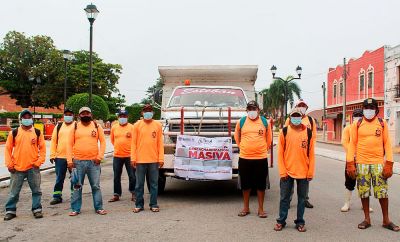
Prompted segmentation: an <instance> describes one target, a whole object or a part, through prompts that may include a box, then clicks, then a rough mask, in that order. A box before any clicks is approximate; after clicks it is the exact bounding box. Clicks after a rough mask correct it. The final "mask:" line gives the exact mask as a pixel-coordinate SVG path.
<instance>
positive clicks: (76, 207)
mask: <svg viewBox="0 0 400 242" xmlns="http://www.w3.org/2000/svg"><path fill="white" fill-rule="evenodd" d="M74 164H75V167H76V170H77V172H78V177H79V183H80V184H81V185H82V186H81V187H80V188H79V189H77V190H74V191H73V192H72V196H71V209H72V211H74V212H80V211H81V207H82V189H83V183H84V181H85V175H87V176H88V179H89V183H90V187H91V188H92V196H93V205H94V209H95V211H97V210H101V209H103V197H102V195H101V189H100V173H101V167H100V165H96V164H95V163H94V162H93V161H91V160H74Z"/></svg>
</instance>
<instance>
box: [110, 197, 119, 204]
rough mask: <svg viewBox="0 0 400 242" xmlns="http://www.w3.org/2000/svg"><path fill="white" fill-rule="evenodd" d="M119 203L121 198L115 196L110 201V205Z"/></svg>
mask: <svg viewBox="0 0 400 242" xmlns="http://www.w3.org/2000/svg"><path fill="white" fill-rule="evenodd" d="M117 201H119V196H116V195H114V196H113V197H112V198H111V199H110V200H108V202H109V203H113V202H117Z"/></svg>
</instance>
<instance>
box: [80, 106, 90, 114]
mask: <svg viewBox="0 0 400 242" xmlns="http://www.w3.org/2000/svg"><path fill="white" fill-rule="evenodd" d="M84 111H88V112H89V113H91V112H92V110H91V109H90V108H89V107H81V109H79V114H81V113H82V112H84Z"/></svg>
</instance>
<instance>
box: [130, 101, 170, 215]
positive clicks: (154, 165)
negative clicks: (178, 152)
mask: <svg viewBox="0 0 400 242" xmlns="http://www.w3.org/2000/svg"><path fill="white" fill-rule="evenodd" d="M153 115H154V112H153V107H152V106H151V105H150V104H146V105H144V106H143V109H142V116H143V119H142V120H139V121H137V122H136V123H135V124H134V126H133V135H132V147H131V163H132V166H133V167H135V168H136V187H135V195H136V203H135V208H134V209H133V212H134V213H138V212H140V211H143V210H144V199H143V193H144V179H145V177H146V174H147V176H148V180H147V182H148V183H149V184H150V210H151V211H153V212H159V211H160V208H159V206H158V203H157V194H158V177H159V168H160V167H162V166H163V165H164V138H163V133H162V125H161V123H159V122H157V121H155V120H153Z"/></svg>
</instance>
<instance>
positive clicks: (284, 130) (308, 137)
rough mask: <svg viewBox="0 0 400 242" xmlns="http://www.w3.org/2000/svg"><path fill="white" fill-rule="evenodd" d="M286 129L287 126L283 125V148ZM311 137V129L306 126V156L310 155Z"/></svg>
mask: <svg viewBox="0 0 400 242" xmlns="http://www.w3.org/2000/svg"><path fill="white" fill-rule="evenodd" d="M287 131H288V127H287V126H285V127H283V129H282V132H283V136H284V137H285V144H284V146H283V147H284V149H286V134H287ZM311 138H312V130H311V129H310V128H307V157H310V143H311Z"/></svg>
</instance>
